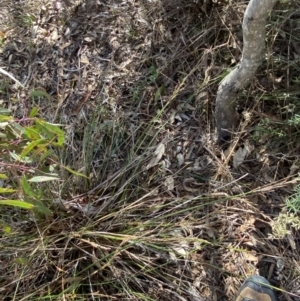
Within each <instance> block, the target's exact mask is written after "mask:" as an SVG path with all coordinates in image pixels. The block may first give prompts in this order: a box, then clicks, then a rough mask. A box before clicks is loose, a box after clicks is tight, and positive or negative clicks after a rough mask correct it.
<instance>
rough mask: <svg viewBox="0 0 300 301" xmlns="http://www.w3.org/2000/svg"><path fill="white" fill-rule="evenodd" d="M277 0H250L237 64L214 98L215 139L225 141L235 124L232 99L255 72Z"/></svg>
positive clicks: (262, 54)
mask: <svg viewBox="0 0 300 301" xmlns="http://www.w3.org/2000/svg"><path fill="white" fill-rule="evenodd" d="M276 2H277V0H250V2H249V4H248V6H247V9H246V11H245V14H244V19H243V42H244V43H243V44H244V45H243V53H242V59H241V62H240V63H239V65H238V66H237V67H236V68H235V69H234V70H232V71H231V72H230V73H229V74H228V75H227V76H226V77H225V78H224V79H223V80H222V82H221V83H220V85H219V88H218V93H217V99H216V111H215V115H216V126H217V135H218V142H219V143H220V142H222V141H228V140H229V139H230V138H231V133H232V131H233V130H234V126H235V115H236V114H235V103H236V98H237V96H238V92H239V91H241V89H243V88H244V87H245V86H246V85H247V84H248V83H249V82H250V81H251V80H252V79H253V77H254V76H255V73H256V71H257V68H258V67H259V66H260V64H261V63H262V61H263V58H264V53H265V36H266V22H267V17H268V14H269V13H270V12H271V11H272V8H273V6H274V5H275V3H276Z"/></svg>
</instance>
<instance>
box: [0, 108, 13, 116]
mask: <svg viewBox="0 0 300 301" xmlns="http://www.w3.org/2000/svg"><path fill="white" fill-rule="evenodd" d="M10 113H11V110H9V109H6V108H3V107H0V114H1V115H2V114H3V115H9V114H10Z"/></svg>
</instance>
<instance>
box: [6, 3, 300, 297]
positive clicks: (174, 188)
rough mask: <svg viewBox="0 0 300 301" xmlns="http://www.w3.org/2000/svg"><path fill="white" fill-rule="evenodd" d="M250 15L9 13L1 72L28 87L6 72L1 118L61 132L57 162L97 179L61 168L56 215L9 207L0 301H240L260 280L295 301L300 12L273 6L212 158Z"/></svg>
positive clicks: (31, 8)
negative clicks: (258, 60)
mask: <svg viewBox="0 0 300 301" xmlns="http://www.w3.org/2000/svg"><path fill="white" fill-rule="evenodd" d="M246 5H247V1H246V2H241V1H235V0H230V1H228V2H226V1H219V3H213V2H210V1H202V0H198V1H188V0H141V1H134V0H124V1H123V0H110V1H106V0H103V1H100V0H86V1H80V0H78V1H69V0H64V1H63V0H61V1H46V0H19V1H10V2H9V1H2V2H1V4H0V42H1V44H0V45H1V46H0V67H1V68H2V69H3V70H5V71H7V72H9V73H10V74H11V75H13V77H15V78H16V79H17V80H18V81H20V82H21V83H22V84H23V85H24V88H22V87H20V86H19V85H18V84H17V83H16V82H15V81H14V80H12V79H11V78H9V77H7V76H5V75H3V74H1V75H0V76H1V77H0V105H1V107H3V108H7V109H10V110H12V111H13V112H14V115H15V117H16V118H25V117H27V116H28V114H29V112H30V111H31V109H32V108H33V107H38V108H39V116H40V117H42V118H44V119H46V120H47V121H49V122H53V123H57V124H61V125H62V128H63V129H64V130H65V132H66V138H67V142H66V144H65V147H64V148H62V149H60V150H59V152H58V153H57V160H58V161H59V162H60V163H61V164H63V165H64V166H68V167H70V168H72V169H73V170H75V171H78V172H81V173H83V174H85V175H86V176H87V177H88V179H86V178H82V177H80V176H76V175H74V174H71V173H69V172H68V171H67V170H66V169H62V170H59V172H60V177H61V182H59V183H58V184H55V185H54V184H52V185H53V186H51V187H50V189H49V190H47V191H48V195H47V199H48V200H51V202H50V205H49V206H50V208H51V210H52V212H53V214H52V216H51V217H47V218H43V217H41V216H37V215H35V214H32V213H30V214H29V213H28V212H23V211H14V210H13V211H9V210H8V209H7V210H6V209H5V210H4V209H1V214H0V216H1V218H0V224H1V225H2V227H4V226H5V225H10V227H12V229H13V231H12V232H11V233H9V234H7V233H5V232H3V233H2V232H0V233H1V236H0V262H1V264H0V271H1V272H0V299H1V300H6V301H8V300H174V301H175V300H191V301H204V300H234V296H235V294H236V292H237V290H238V288H239V286H240V285H241V283H242V282H243V280H244V279H245V278H246V277H247V276H249V275H252V274H256V273H260V274H261V275H262V276H265V277H266V278H268V279H269V280H270V282H271V283H272V284H273V285H274V286H275V287H277V288H279V290H278V295H279V297H280V300H287V301H290V300H299V296H300V290H299V287H300V263H299V262H300V253H299V248H300V233H299V230H298V228H299V212H300V201H299V198H300V196H298V198H297V182H298V171H299V166H300V161H299V143H298V139H299V137H300V135H299V126H300V118H299V115H298V114H300V113H299V112H300V101H299V97H300V89H299V83H300V77H299V60H300V27H299V26H300V4H299V2H298V1H289V3H278V4H277V5H276V6H275V8H274V10H273V12H272V14H271V15H270V17H269V21H268V26H267V47H266V59H265V61H264V63H263V65H262V66H261V68H260V70H259V72H258V74H257V76H256V77H255V79H254V80H253V81H252V83H251V85H250V86H249V87H247V89H245V90H244V91H243V93H242V94H241V95H240V96H239V106H238V107H237V114H238V116H239V120H240V125H239V128H238V129H237V131H236V133H235V135H234V138H233V140H232V142H231V144H230V145H229V146H227V149H222V148H220V147H219V146H218V145H217V144H216V138H215V125H214V100H215V98H216V91H217V88H218V84H219V83H220V81H221V80H222V78H224V76H226V75H227V74H228V72H230V70H232V68H234V67H235V66H236V64H237V63H238V62H239V60H240V58H241V51H242V47H243V40H242V29H241V23H242V18H243V12H244V11H245V8H246ZM298 192H299V189H298ZM295 193H296V196H295ZM289 200H292V202H291V201H290V202H287V201H289ZM287 203H288V204H287ZM291 209H293V210H291ZM297 221H298V223H297ZM297 227H298V228H297Z"/></svg>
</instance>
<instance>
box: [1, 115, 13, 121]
mask: <svg viewBox="0 0 300 301" xmlns="http://www.w3.org/2000/svg"><path fill="white" fill-rule="evenodd" d="M13 119H14V118H13V117H12V116H4V115H0V121H10V120H13Z"/></svg>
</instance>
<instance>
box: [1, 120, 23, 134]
mask: <svg viewBox="0 0 300 301" xmlns="http://www.w3.org/2000/svg"><path fill="white" fill-rule="evenodd" d="M6 128H7V129H8V130H9V131H10V132H11V133H12V134H13V135H14V136H15V137H16V138H22V134H23V133H24V132H25V130H24V128H23V127H22V126H21V125H19V124H18V123H16V122H14V123H11V124H10V125H8V126H7V127H6Z"/></svg>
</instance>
